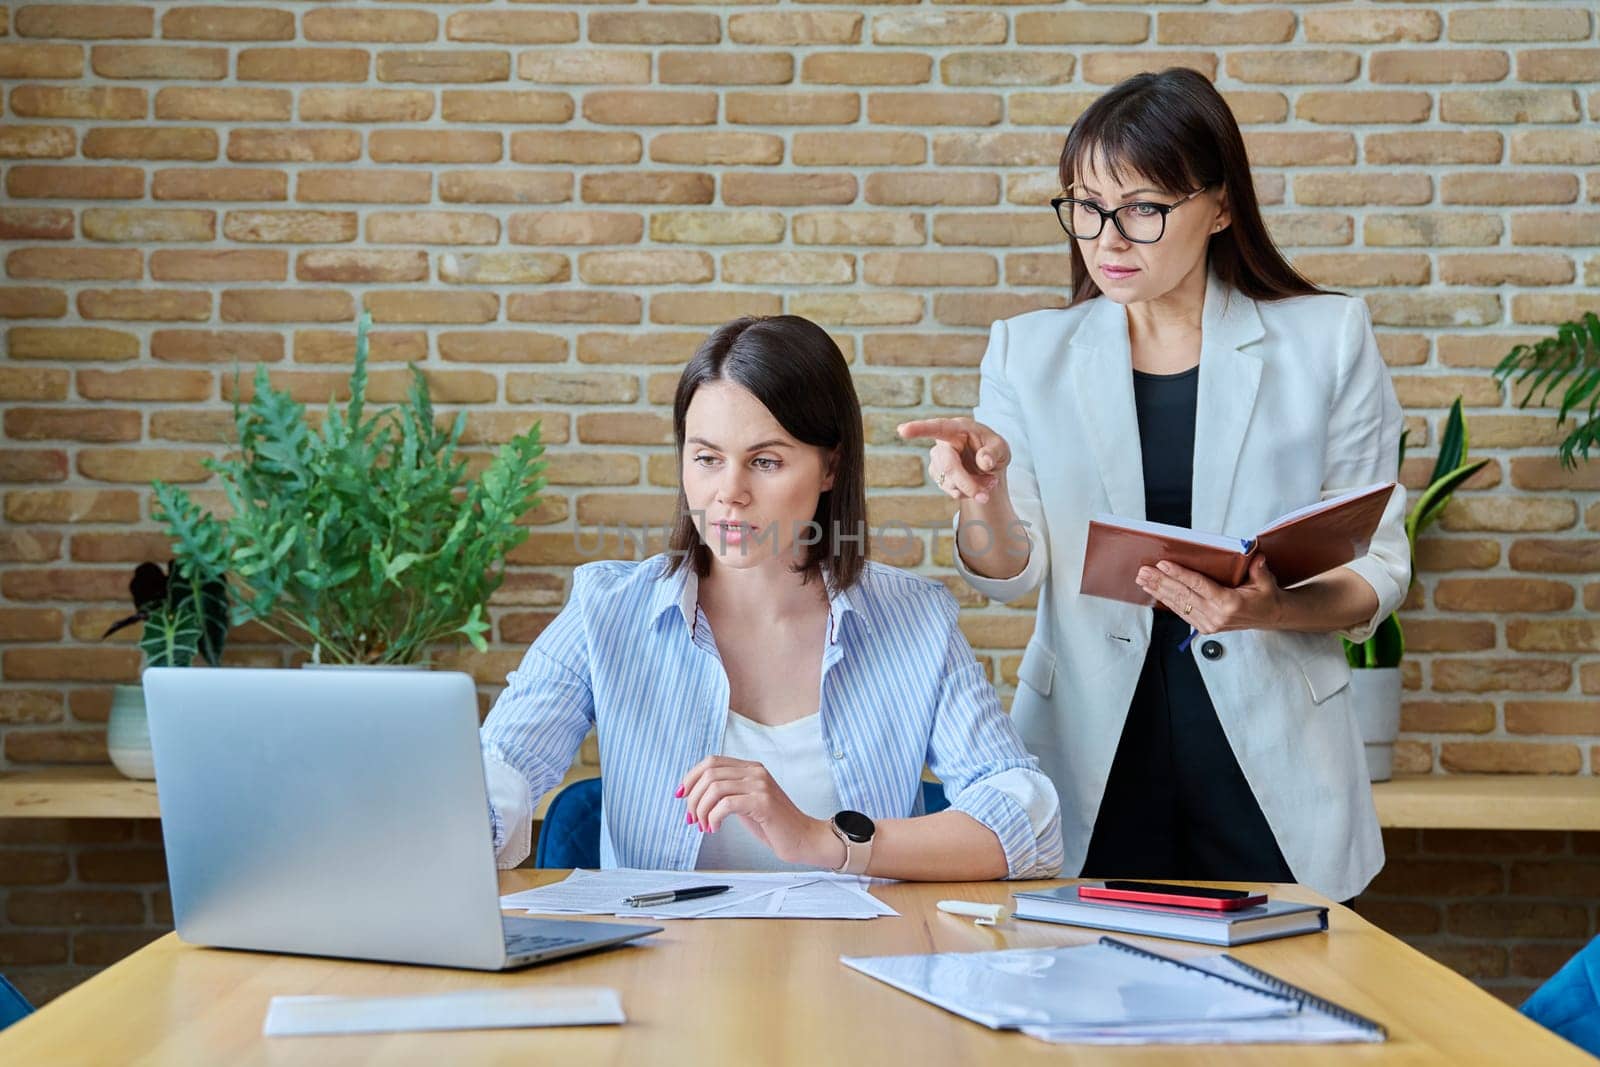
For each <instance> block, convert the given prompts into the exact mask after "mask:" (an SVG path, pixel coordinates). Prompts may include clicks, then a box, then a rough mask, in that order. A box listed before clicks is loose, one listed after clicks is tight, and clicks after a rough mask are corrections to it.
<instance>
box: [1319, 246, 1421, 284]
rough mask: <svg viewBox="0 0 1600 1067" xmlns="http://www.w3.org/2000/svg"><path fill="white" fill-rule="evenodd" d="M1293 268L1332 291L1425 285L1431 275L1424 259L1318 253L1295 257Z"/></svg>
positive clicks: (1414, 256) (1404, 256)
mask: <svg viewBox="0 0 1600 1067" xmlns="http://www.w3.org/2000/svg"><path fill="white" fill-rule="evenodd" d="M1294 265H1295V268H1296V269H1297V270H1299V271H1300V272H1301V273H1302V274H1304V275H1305V276H1306V277H1307V278H1310V279H1311V280H1312V281H1313V282H1316V283H1317V284H1318V285H1323V286H1328V287H1330V288H1339V287H1342V286H1357V287H1367V286H1400V285H1426V284H1427V282H1428V279H1429V275H1430V273H1431V265H1430V263H1429V260H1428V257H1427V256H1425V255H1400V254H1383V253H1373V252H1352V253H1343V252H1330V253H1316V254H1309V255H1300V256H1296V257H1295V259H1294Z"/></svg>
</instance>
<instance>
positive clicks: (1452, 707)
mask: <svg viewBox="0 0 1600 1067" xmlns="http://www.w3.org/2000/svg"><path fill="white" fill-rule="evenodd" d="M1494 723H1495V714H1494V705H1493V704H1490V703H1488V702H1485V701H1467V700H1460V701H1456V700H1408V701H1406V702H1405V703H1403V704H1402V705H1401V706H1400V729H1401V731H1402V732H1405V733H1451V734H1454V733H1466V734H1486V733H1488V732H1489V731H1491V730H1493V729H1494Z"/></svg>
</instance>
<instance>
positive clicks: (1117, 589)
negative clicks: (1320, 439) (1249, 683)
mask: <svg viewBox="0 0 1600 1067" xmlns="http://www.w3.org/2000/svg"><path fill="white" fill-rule="evenodd" d="M1394 489H1395V483H1394V482H1381V483H1378V484H1376V485H1368V486H1363V487H1362V488H1360V489H1352V490H1351V491H1349V492H1347V493H1341V494H1339V495H1338V496H1334V497H1330V498H1328V499H1327V500H1322V501H1319V502H1317V503H1315V504H1309V505H1307V506H1306V507H1303V508H1299V509H1296V510H1295V511H1291V512H1289V513H1288V514H1286V515H1282V516H1280V517H1279V518H1277V519H1276V520H1274V521H1273V522H1272V523H1270V524H1269V525H1268V526H1267V527H1266V528H1265V529H1263V530H1261V532H1259V533H1258V534H1256V536H1254V537H1251V538H1236V537H1225V536H1223V535H1221V534H1210V533H1203V532H1200V531H1197V530H1189V529H1185V528H1183V527H1181V526H1169V525H1167V524H1166V523H1160V522H1147V521H1145V520H1142V519H1123V518H1118V517H1117V516H1115V515H1096V516H1095V517H1094V518H1093V519H1091V520H1090V521H1089V541H1088V545H1087V547H1086V548H1085V550H1084V555H1083V579H1082V582H1081V583H1080V585H1079V592H1082V593H1084V594H1086V595H1089V596H1098V597H1107V598H1109V599H1111V600H1123V601H1127V602H1128V603H1130V604H1149V603H1150V602H1151V599H1150V596H1149V595H1148V594H1147V593H1145V592H1144V590H1142V589H1140V588H1139V584H1138V581H1137V576H1138V574H1139V568H1140V567H1153V566H1155V564H1156V563H1158V562H1160V561H1161V560H1167V561H1169V562H1172V563H1176V564H1178V565H1179V566H1182V567H1187V568H1188V569H1189V570H1192V571H1198V572H1199V573H1201V574H1203V575H1205V576H1206V577H1207V578H1210V579H1211V580H1212V581H1214V582H1217V583H1218V584H1220V585H1223V586H1226V587H1228V588H1230V589H1232V588H1234V587H1236V586H1238V585H1239V583H1241V582H1242V581H1244V578H1245V576H1246V575H1247V574H1248V573H1249V571H1250V564H1251V563H1252V562H1253V561H1254V560H1255V559H1256V557H1258V556H1259V557H1261V558H1262V559H1265V560H1266V563H1267V567H1268V569H1270V570H1271V571H1272V575H1273V577H1274V578H1275V579H1276V580H1277V582H1278V584H1279V585H1281V586H1291V585H1295V584H1297V583H1299V582H1303V581H1305V580H1306V579H1308V578H1314V577H1316V576H1317V575H1319V574H1322V573H1324V572H1326V571H1330V570H1332V569H1333V568H1335V567H1341V566H1343V565H1344V564H1346V563H1349V562H1350V561H1351V560H1353V559H1356V558H1357V557H1358V556H1362V555H1365V554H1366V551H1367V548H1368V546H1369V545H1370V544H1371V542H1372V535H1373V534H1374V533H1375V532H1376V531H1377V529H1378V523H1379V521H1380V520H1381V519H1382V518H1383V512H1384V509H1385V508H1386V507H1387V506H1388V504H1389V498H1390V496H1391V495H1392V494H1393V492H1394Z"/></svg>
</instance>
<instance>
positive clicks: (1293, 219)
mask: <svg viewBox="0 0 1600 1067" xmlns="http://www.w3.org/2000/svg"><path fill="white" fill-rule="evenodd" d="M1266 223H1267V230H1268V232H1270V233H1271V235H1272V239H1273V241H1274V242H1276V243H1277V244H1279V245H1283V246H1286V247H1291V248H1292V247H1295V246H1297V245H1298V246H1306V245H1347V244H1350V243H1351V241H1352V240H1353V234H1354V229H1355V226H1354V222H1353V221H1352V220H1351V218H1350V216H1349V215H1333V214H1327V213H1318V212H1287V213H1274V214H1272V215H1268V216H1267V217H1266Z"/></svg>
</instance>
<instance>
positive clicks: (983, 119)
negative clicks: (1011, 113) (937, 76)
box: [867, 93, 1003, 126]
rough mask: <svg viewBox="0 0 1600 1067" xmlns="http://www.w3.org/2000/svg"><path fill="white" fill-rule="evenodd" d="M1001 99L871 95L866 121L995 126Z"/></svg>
mask: <svg viewBox="0 0 1600 1067" xmlns="http://www.w3.org/2000/svg"><path fill="white" fill-rule="evenodd" d="M1002 110H1003V105H1002V98H1001V97H1000V96H998V95H996V94H993V93H960V94H956V93H872V94H871V95H870V96H868V98H867V118H868V120H869V121H871V122H872V123H874V124H877V125H882V126H993V125H995V124H996V123H998V122H999V121H1000V117H1001V113H1002Z"/></svg>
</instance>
